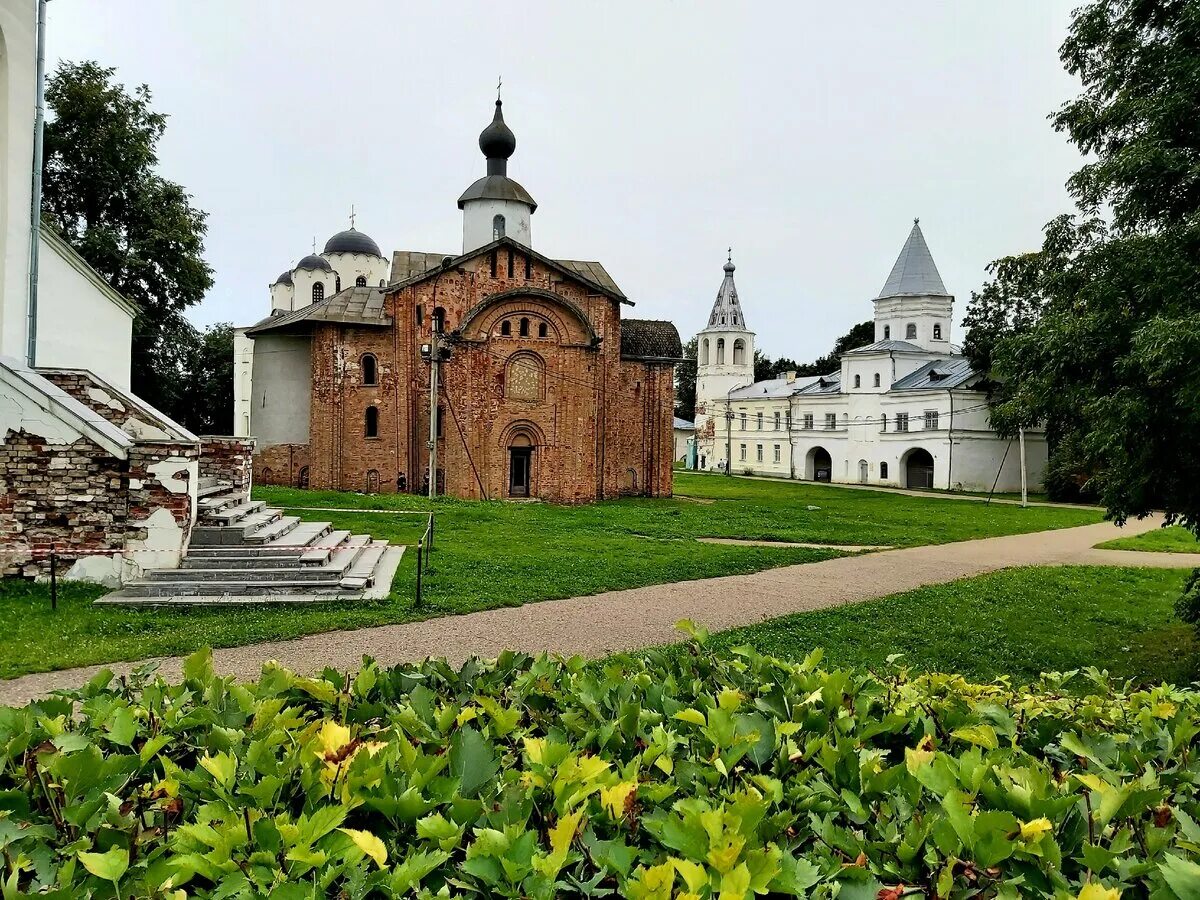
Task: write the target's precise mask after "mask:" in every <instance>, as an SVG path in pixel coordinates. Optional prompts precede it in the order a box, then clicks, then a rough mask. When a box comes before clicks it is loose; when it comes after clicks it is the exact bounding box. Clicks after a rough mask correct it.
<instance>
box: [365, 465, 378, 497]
mask: <svg viewBox="0 0 1200 900" xmlns="http://www.w3.org/2000/svg"><path fill="white" fill-rule="evenodd" d="M367 493H368V494H378V493H379V470H378V469H367Z"/></svg>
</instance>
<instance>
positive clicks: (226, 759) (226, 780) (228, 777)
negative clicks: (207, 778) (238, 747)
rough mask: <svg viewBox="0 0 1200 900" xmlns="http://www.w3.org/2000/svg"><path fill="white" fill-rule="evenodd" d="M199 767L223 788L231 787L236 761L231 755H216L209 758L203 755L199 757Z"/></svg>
mask: <svg viewBox="0 0 1200 900" xmlns="http://www.w3.org/2000/svg"><path fill="white" fill-rule="evenodd" d="M200 765H201V766H203V767H204V768H205V769H206V770H207V771H208V773H209V774H210V775H212V777H213V778H215V779H216V780H217V781H218V782H220V783H221V784H223V785H225V787H229V786H230V785H232V784H233V779H234V777H235V776H236V775H237V759H236V758H234V756H233V755H232V754H227V753H218V754H216V755H215V756H209V755H208V754H207V753H205V754H204V755H203V756H202V757H200Z"/></svg>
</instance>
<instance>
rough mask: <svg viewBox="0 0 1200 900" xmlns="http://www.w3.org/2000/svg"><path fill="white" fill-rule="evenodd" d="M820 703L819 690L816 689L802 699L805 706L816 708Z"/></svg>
mask: <svg viewBox="0 0 1200 900" xmlns="http://www.w3.org/2000/svg"><path fill="white" fill-rule="evenodd" d="M820 702H821V689H820V688H817V689H816V690H815V691H813V692H812V693H811V694H809V695H808V696H807V697H805V698H804V705H805V706H816V705H817V704H818V703H820Z"/></svg>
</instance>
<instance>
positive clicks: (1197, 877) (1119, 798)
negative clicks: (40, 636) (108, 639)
mask: <svg viewBox="0 0 1200 900" xmlns="http://www.w3.org/2000/svg"><path fill="white" fill-rule="evenodd" d="M698 637H699V638H701V639H702V638H703V635H699V636H698ZM1198 714H1200V695H1197V693H1195V692H1193V691H1190V690H1178V689H1174V688H1169V687H1165V686H1164V687H1159V688H1155V689H1153V690H1146V691H1131V690H1129V689H1128V688H1125V687H1121V686H1117V685H1113V684H1110V683H1109V682H1108V681H1107V680H1106V679H1105V678H1103V677H1102V676H1101V675H1099V674H1098V673H1095V672H1077V673H1071V674H1068V675H1054V676H1044V677H1043V679H1042V680H1041V681H1040V682H1039V683H1037V684H1035V685H1033V686H1031V687H1029V688H1021V689H1018V688H1014V687H1012V686H1010V685H1009V684H1007V683H1005V682H998V683H995V684H991V685H975V684H969V683H967V682H966V681H964V680H963V679H961V678H959V677H957V676H949V675H924V676H920V677H917V676H913V675H910V674H909V673H907V672H906V671H905V670H903V669H900V668H897V669H895V670H894V671H891V672H890V673H888V674H878V675H877V674H870V673H866V672H858V671H824V670H822V669H820V668H819V655H818V654H814V655H813V656H811V657H809V658H808V659H807V660H806V661H805V662H804V663H802V664H799V665H792V664H787V663H783V662H780V661H777V660H773V659H769V658H763V657H760V656H758V655H756V654H755V653H753V652H752V651H748V650H743V651H736V652H734V653H732V654H729V655H723V656H717V655H713V654H710V653H709V652H708V651H706V650H705V649H704V646H703V643H702V640H698V641H696V642H694V643H693V644H691V645H690V646H689V647H688V648H686V649H685V650H684V651H683V652H679V651H671V652H664V653H657V652H654V653H649V654H646V655H645V656H644V657H639V658H634V659H621V660H613V661H609V662H607V663H593V664H586V663H584V662H583V661H581V660H561V659H552V658H546V657H539V658H531V657H528V656H520V655H515V654H504V655H502V656H501V657H500V658H499V659H498V660H497V661H495V662H489V663H483V662H478V661H472V662H469V663H467V664H466V666H465V667H463V668H462V669H461V670H459V671H456V670H454V669H453V668H451V667H450V666H448V665H447V664H446V663H444V662H429V663H425V664H423V665H421V666H405V667H400V668H395V669H391V670H387V671H384V670H381V669H379V668H377V667H376V666H375V665H373V664H371V663H370V662H367V663H365V664H364V667H363V668H362V670H361V671H360V672H359V673H358V674H357V675H356V676H354V677H353V678H352V679H350V678H347V677H345V676H342V675H340V674H338V673H334V672H328V673H326V675H325V677H323V678H320V679H313V678H302V677H298V676H296V675H293V674H292V673H290V672H287V671H286V670H284V669H281V668H279V667H276V666H273V665H268V666H267V667H266V668H264V670H263V674H262V678H261V680H260V681H259V682H258V683H257V684H240V683H237V682H235V681H234V680H232V679H222V678H217V677H214V675H213V672H212V666H211V659H210V656H209V654H207V652H201V653H199V654H196V655H195V656H193V657H192V658H190V659H189V660H188V662H187V664H186V666H185V677H184V680H183V683H182V684H180V685H168V684H166V683H164V682H163V681H161V680H160V679H157V678H153V679H152V677H151V675H150V673H148V672H142V673H139V674H137V675H135V676H134V677H132V678H131V679H129V680H128V681H126V680H124V679H114V678H112V677H111V676H110V675H107V674H106V675H102V676H99V677H97V678H96V679H94V680H93V681H92V682H91V683H90V684H88V685H87V686H86V687H85V688H83V689H82V690H80V691H78V692H74V693H72V694H69V695H63V696H61V697H58V698H55V699H50V700H46V701H43V702H41V703H39V704H36V705H33V706H29V707H26V708H23V709H0V850H2V854H3V855H2V856H0V866H3V868H2V869H0V888H2V889H3V896H4V897H5V898H8V897H10V896H19V895H23V894H37V893H39V892H41V893H42V895H46V896H58V897H64V898H65V897H72V898H74V897H85V896H96V897H107V896H121V897H135V896H136V897H171V898H175V897H185V896H186V897H266V896H270V897H271V898H283V900H287V898H301V897H303V898H310V897H326V896H328V897H338V898H360V897H367V896H378V897H401V896H421V897H433V896H444V897H453V896H473V897H538V898H548V897H552V896H595V897H602V896H610V897H611V896H623V897H631V898H663V900H670V898H672V897H675V898H681V897H720V898H725V900H734V898H739V897H747V898H748V897H750V896H752V895H754V894H768V893H769V894H770V895H773V896H797V897H805V896H808V897H825V898H831V897H840V898H847V900H857V898H871V900H874V898H886V900H894V898H898V897H900V896H904V895H911V896H926V897H933V896H935V895H936V896H939V897H942V898H946V897H951V896H955V897H981V898H1017V897H1049V898H1056V900H1064V898H1076V897H1081V898H1085V900H1107V898H1116V897H1118V896H1119V892H1120V891H1125V892H1126V894H1125V896H1127V897H1155V898H1171V897H1180V898H1184V897H1189V898H1190V897H1196V896H1198V892H1200V866H1198V865H1197V864H1196V861H1195V860H1196V857H1197V854H1198V852H1200V824H1197V819H1198V818H1200V808H1198V803H1197V783H1198V782H1200V762H1198V759H1200V756H1198V754H1197V750H1198V749H1200V748H1197V746H1196V743H1197V739H1196V736H1197V733H1198V732H1200V715H1198ZM901 886H904V887H901Z"/></svg>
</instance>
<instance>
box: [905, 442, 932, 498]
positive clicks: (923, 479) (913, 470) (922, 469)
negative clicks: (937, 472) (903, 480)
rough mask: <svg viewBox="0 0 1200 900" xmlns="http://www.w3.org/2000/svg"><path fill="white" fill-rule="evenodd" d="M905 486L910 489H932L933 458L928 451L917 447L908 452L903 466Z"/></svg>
mask: <svg viewBox="0 0 1200 900" xmlns="http://www.w3.org/2000/svg"><path fill="white" fill-rule="evenodd" d="M904 469H905V475H906V476H907V486H908V487H910V488H932V487H933V457H932V456H930V455H929V451H928V450H924V449H922V448H920V447H917V448H916V449H915V450H911V451H909V454H908V459H907V461H906V462H905V464H904Z"/></svg>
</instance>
